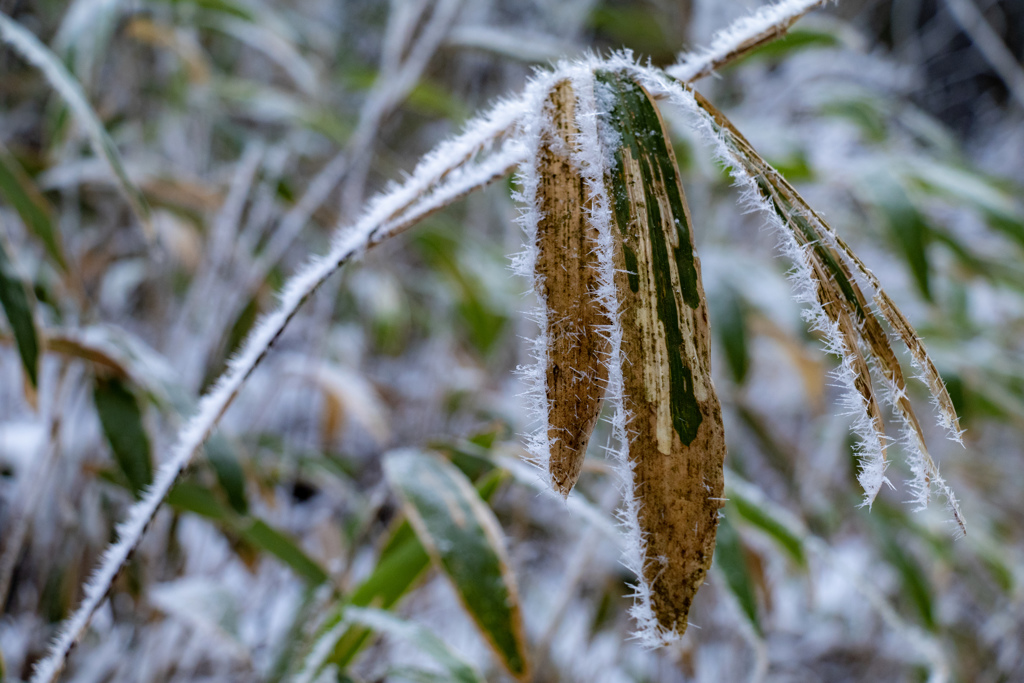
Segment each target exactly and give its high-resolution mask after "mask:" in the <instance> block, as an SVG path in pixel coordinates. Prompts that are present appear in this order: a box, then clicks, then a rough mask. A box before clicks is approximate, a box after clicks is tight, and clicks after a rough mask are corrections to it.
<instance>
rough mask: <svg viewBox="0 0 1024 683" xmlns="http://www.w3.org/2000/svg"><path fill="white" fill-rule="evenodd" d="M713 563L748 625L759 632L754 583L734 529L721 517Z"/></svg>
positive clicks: (726, 518) (727, 519)
mask: <svg viewBox="0 0 1024 683" xmlns="http://www.w3.org/2000/svg"><path fill="white" fill-rule="evenodd" d="M715 563H716V564H717V565H718V567H719V568H720V569H721V570H722V573H723V574H725V582H726V584H727V585H728V586H729V590H731V591H732V593H733V595H734V596H736V600H737V602H739V604H740V608H741V609H742V610H743V613H744V614H746V615H747V618H748V619H750V623H751V624H753V626H754V628H755V629H756V630H757V631H758V632H760V630H761V625H760V620H759V616H758V610H757V596H756V594H755V592H754V581H753V579H752V578H751V576H750V568H749V567H748V566H747V558H746V556H745V553H744V549H743V541H742V540H741V539H740V535H739V532H738V531H736V527H734V526H733V525H732V523H731V522H729V518H728V517H723V518H722V519H721V520H720V521H719V523H718V544H717V546H716V547H715Z"/></svg>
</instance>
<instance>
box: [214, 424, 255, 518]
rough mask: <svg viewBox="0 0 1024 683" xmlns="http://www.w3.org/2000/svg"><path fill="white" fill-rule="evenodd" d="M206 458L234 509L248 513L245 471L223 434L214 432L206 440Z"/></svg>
mask: <svg viewBox="0 0 1024 683" xmlns="http://www.w3.org/2000/svg"><path fill="white" fill-rule="evenodd" d="M203 448H204V450H205V451H206V458H207V460H209V461H210V465H211V466H212V467H213V471H214V474H216V475H217V483H219V484H220V487H221V489H222V490H223V491H224V495H226V496H227V498H228V503H230V505H231V507H232V509H233V510H234V511H235V512H237V513H238V514H240V515H245V514H248V512H249V500H248V498H247V497H246V495H245V472H244V471H243V470H242V466H241V464H239V462H238V456H236V455H235V450H234V448H233V447H232V445H231V442H230V441H228V439H227V437H225V436H223V435H222V434H217V433H215V434H213V435H211V436H210V438H209V439H207V440H206V444H205V445H204V447H203Z"/></svg>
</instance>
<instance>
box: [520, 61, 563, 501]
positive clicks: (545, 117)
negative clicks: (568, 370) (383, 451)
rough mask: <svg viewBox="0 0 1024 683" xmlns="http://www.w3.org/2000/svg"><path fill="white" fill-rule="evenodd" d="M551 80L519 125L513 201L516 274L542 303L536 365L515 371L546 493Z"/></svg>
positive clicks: (534, 313)
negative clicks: (543, 244)
mask: <svg viewBox="0 0 1024 683" xmlns="http://www.w3.org/2000/svg"><path fill="white" fill-rule="evenodd" d="M553 75H554V74H552V75H551V76H553ZM551 76H547V77H544V78H539V79H537V81H534V82H533V83H531V90H530V91H528V92H529V94H530V95H531V96H532V97H529V98H527V99H528V104H527V107H528V112H527V113H526V114H524V116H523V117H522V119H521V122H520V128H519V136H520V140H521V141H522V142H523V144H524V146H525V147H526V149H527V151H528V154H527V156H526V158H525V159H524V160H523V162H522V163H521V164H520V165H519V168H518V169H517V172H516V176H515V182H516V184H517V185H518V186H519V189H518V190H517V191H516V192H515V193H514V195H513V199H514V200H515V201H516V202H518V204H519V207H520V208H519V216H518V217H517V218H516V222H517V223H518V224H519V226H520V227H521V228H522V229H523V233H524V237H525V239H524V247H523V250H522V251H521V252H519V253H518V254H516V255H514V256H513V257H512V270H513V272H515V273H516V274H517V275H520V276H522V277H524V278H526V279H527V280H528V281H529V282H530V284H531V286H532V288H533V292H534V294H535V295H536V296H537V299H538V300H539V301H538V305H536V306H534V307H533V308H531V309H530V310H529V311H527V316H528V317H529V318H530V319H531V320H533V321H534V322H536V323H537V326H538V327H539V328H540V332H539V333H538V334H537V336H536V337H534V338H533V339H530V340H528V341H527V344H528V349H529V354H530V357H531V358H532V359H533V363H531V364H529V365H520V366H519V367H517V368H516V373H517V374H518V375H519V376H520V377H522V379H523V382H524V383H525V384H526V391H524V392H523V394H522V396H523V398H524V399H525V400H526V410H527V414H528V415H529V422H530V424H531V425H534V427H533V429H532V430H531V431H530V432H529V433H527V434H526V435H525V436H524V438H525V441H526V450H527V452H528V453H529V454H530V462H531V463H532V464H533V465H535V466H536V467H537V473H538V475H539V476H540V477H541V479H542V480H543V482H544V483H545V488H546V489H547V490H553V488H554V486H553V483H552V481H551V472H550V470H549V469H548V464H549V462H550V460H551V440H550V438H549V437H548V434H549V432H550V428H551V424H550V418H549V416H550V414H551V406H550V403H549V401H548V391H547V390H548V388H547V365H548V345H549V340H548V336H547V328H548V313H547V301H546V300H545V298H544V282H543V278H542V277H541V276H540V275H538V274H537V256H538V254H539V247H538V245H537V226H538V224H539V223H540V221H541V219H543V215H542V212H541V210H540V206H539V205H538V203H537V191H538V188H539V186H540V177H539V175H538V172H537V157H538V154H539V153H540V145H541V138H542V135H543V133H544V131H545V129H546V128H547V127H548V126H550V125H551V122H550V119H549V112H548V107H547V106H546V105H547V96H548V91H549V90H550V88H551V87H552V86H553V85H554V84H555V83H556V82H557V81H556V80H555V79H554V78H553V77H551Z"/></svg>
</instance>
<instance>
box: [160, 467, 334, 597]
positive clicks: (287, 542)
mask: <svg viewBox="0 0 1024 683" xmlns="http://www.w3.org/2000/svg"><path fill="white" fill-rule="evenodd" d="M166 500H167V504H168V505H170V506H171V507H173V508H175V509H176V510H181V511H183V512H191V513H194V514H197V515H199V516H201V517H205V518H206V519H209V520H211V521H214V522H217V523H218V525H219V526H221V527H222V528H224V529H226V530H228V531H230V532H232V533H235V534H237V535H238V536H239V537H240V538H241V539H242V540H243V541H245V542H246V543H248V544H249V545H251V546H253V547H255V548H257V549H259V550H262V551H264V552H266V553H269V554H271V555H273V556H274V557H276V558H277V559H279V560H281V562H283V563H284V564H286V565H288V566H289V567H291V569H292V570H293V571H294V572H295V573H296V574H297V575H299V576H301V577H302V578H304V579H306V581H308V582H309V583H310V585H319V584H322V583H324V582H326V581H327V580H328V578H329V576H328V575H327V572H326V571H324V569H323V568H322V567H321V566H320V565H319V564H317V562H316V561H315V560H313V559H312V558H310V557H309V555H307V554H306V553H305V552H303V550H302V549H301V548H300V547H299V546H298V545H296V543H295V542H294V541H292V540H291V539H290V538H288V537H287V536H286V535H284V534H283V533H281V532H280V531H278V530H277V529H274V528H273V527H271V526H270V525H268V524H267V523H266V522H264V521H263V520H261V519H258V518H256V517H252V516H250V515H238V514H236V513H235V512H234V511H233V510H232V509H231V508H228V507H227V506H225V505H224V504H223V503H221V502H220V501H219V500H218V499H217V496H215V495H214V494H213V493H212V492H211V491H209V490H207V489H205V488H203V487H202V486H199V485H197V484H193V483H189V482H178V483H177V484H175V485H174V488H172V489H171V491H170V493H168V494H167V498H166Z"/></svg>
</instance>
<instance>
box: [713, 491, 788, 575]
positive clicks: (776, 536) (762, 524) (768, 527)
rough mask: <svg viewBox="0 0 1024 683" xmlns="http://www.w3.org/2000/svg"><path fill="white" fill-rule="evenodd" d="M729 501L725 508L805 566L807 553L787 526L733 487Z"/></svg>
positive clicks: (729, 494) (729, 492)
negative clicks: (758, 530)
mask: <svg viewBox="0 0 1024 683" xmlns="http://www.w3.org/2000/svg"><path fill="white" fill-rule="evenodd" d="M728 496H729V503H728V504H727V505H726V510H734V511H735V512H736V514H737V515H739V516H740V517H742V518H743V519H744V521H746V522H747V523H749V524H751V525H753V526H755V527H757V528H758V529H760V530H761V531H763V532H764V533H766V534H767V535H768V536H769V537H771V538H772V540H774V541H775V542H776V543H778V544H779V546H780V547H781V548H782V549H783V550H785V551H786V552H787V553H789V556H790V557H792V558H793V559H794V560H795V561H796V563H797V564H799V565H800V566H801V567H806V566H807V554H806V553H805V552H804V543H803V540H801V538H800V537H799V536H798V535H797V534H795V533H793V532H792V531H791V530H790V529H789V527H787V526H786V525H785V524H783V523H782V522H780V521H779V520H778V519H776V518H775V517H774V516H773V515H772V514H771V513H770V512H768V511H767V510H765V509H764V508H763V507H762V506H760V505H758V504H757V503H755V502H754V501H751V500H748V499H747V498H744V497H743V496H742V495H740V494H738V493H737V492H736V490H735V489H732V488H730V489H729V491H728Z"/></svg>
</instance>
